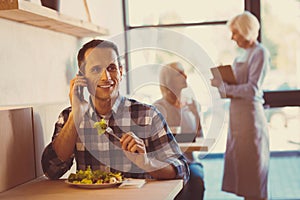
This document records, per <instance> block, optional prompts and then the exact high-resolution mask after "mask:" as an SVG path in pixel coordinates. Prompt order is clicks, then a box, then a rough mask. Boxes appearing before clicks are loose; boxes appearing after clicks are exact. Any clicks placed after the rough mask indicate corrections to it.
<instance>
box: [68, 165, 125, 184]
mask: <svg viewBox="0 0 300 200" xmlns="http://www.w3.org/2000/svg"><path fill="white" fill-rule="evenodd" d="M68 181H69V182H70V183H75V184H107V183H108V184H114V183H121V182H122V181H123V177H122V174H121V173H113V172H103V171H100V170H92V169H91V167H90V166H88V167H87V169H86V170H78V171H77V172H76V173H75V174H74V173H71V174H70V175H69V177H68Z"/></svg>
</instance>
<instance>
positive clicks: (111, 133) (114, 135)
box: [106, 127, 121, 141]
mask: <svg viewBox="0 0 300 200" xmlns="http://www.w3.org/2000/svg"><path fill="white" fill-rule="evenodd" d="M106 132H107V133H108V134H110V135H111V136H113V137H115V138H116V139H117V140H119V141H120V140H121V138H120V137H118V136H117V135H116V134H115V133H114V131H113V130H112V129H111V128H110V127H107V128H106Z"/></svg>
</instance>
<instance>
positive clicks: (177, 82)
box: [153, 62, 205, 200]
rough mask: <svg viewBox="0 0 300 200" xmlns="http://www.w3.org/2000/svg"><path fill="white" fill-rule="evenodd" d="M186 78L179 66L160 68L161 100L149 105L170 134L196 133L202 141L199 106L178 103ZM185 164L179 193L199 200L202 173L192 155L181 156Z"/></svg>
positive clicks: (171, 65) (202, 189)
mask: <svg viewBox="0 0 300 200" xmlns="http://www.w3.org/2000/svg"><path fill="white" fill-rule="evenodd" d="M186 80H187V75H186V74H185V72H184V68H183V67H182V65H181V63H179V62H173V63H169V64H167V65H165V66H163V67H162V69H161V71H160V74H159V83H160V90H161V93H162V98H161V99H158V100H157V101H155V102H154V103H153V105H154V106H155V107H156V108H157V109H158V110H159V111H160V112H161V113H162V115H163V116H164V117H165V119H166V121H167V123H168V126H169V127H170V128H171V130H172V131H174V130H175V129H173V127H176V128H178V127H179V128H178V129H177V130H176V131H178V132H176V133H180V134H184V133H196V136H197V137H203V132H202V127H201V120H200V115H199V112H200V105H199V104H197V102H196V101H195V100H194V99H190V100H189V102H182V96H181V94H182V90H183V89H184V88H186V87H187V81H186ZM174 133H175V132H174ZM184 155H185V157H186V158H187V160H188V162H189V168H190V172H191V176H190V180H189V181H188V183H187V186H186V188H185V189H183V190H182V191H181V192H180V193H179V195H178V196H179V197H181V198H182V199H189V200H193V199H198V200H199V199H203V197H204V190H205V187H204V172H203V166H202V164H201V163H200V161H199V160H197V158H196V156H195V155H194V154H193V152H192V153H184Z"/></svg>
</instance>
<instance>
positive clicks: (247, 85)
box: [211, 11, 270, 200]
mask: <svg viewBox="0 0 300 200" xmlns="http://www.w3.org/2000/svg"><path fill="white" fill-rule="evenodd" d="M228 25H229V29H230V31H231V33H232V40H234V41H235V42H236V43H237V45H238V46H239V47H240V48H242V49H243V50H244V51H243V54H242V55H241V56H239V57H237V58H236V59H235V60H234V63H233V65H232V67H233V70H234V73H235V76H236V80H237V84H236V85H229V84H227V83H222V82H221V81H220V80H218V79H212V80H211V85H212V86H214V87H217V88H218V89H219V91H220V92H221V93H225V94H226V95H227V96H228V95H229V96H231V102H230V118H229V119H230V121H229V132H228V136H227V146H226V152H225V166H224V176H223V185H222V190H223V191H226V192H230V193H234V194H236V195H238V196H243V197H244V198H245V200H262V199H264V200H265V199H267V198H268V189H267V188H268V171H269V158H270V150H269V134H268V126H267V120H266V117H265V113H264V108H263V103H264V99H263V90H262V84H263V82H264V79H265V76H266V73H267V71H268V69H269V68H270V67H269V59H270V57H269V52H268V50H267V49H266V48H265V47H264V46H263V45H262V44H260V43H259V42H258V41H257V37H258V32H259V29H260V24H259V22H258V20H257V18H256V17H255V16H254V15H252V14H251V13H250V12H248V11H245V12H244V13H242V14H240V15H237V16H236V17H234V18H233V19H232V20H230V21H229V22H228Z"/></svg>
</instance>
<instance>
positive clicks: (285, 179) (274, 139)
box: [200, 117, 300, 200]
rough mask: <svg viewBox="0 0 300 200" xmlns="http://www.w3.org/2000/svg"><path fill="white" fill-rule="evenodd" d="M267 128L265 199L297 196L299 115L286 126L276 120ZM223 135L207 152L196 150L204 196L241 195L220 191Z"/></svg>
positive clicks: (225, 198) (216, 199) (209, 199)
mask: <svg viewBox="0 0 300 200" xmlns="http://www.w3.org/2000/svg"><path fill="white" fill-rule="evenodd" d="M269 128H270V129H269V130H270V149H271V160H270V168H269V188H268V190H269V200H300V131H299V130H300V118H299V117H298V118H295V119H294V120H290V121H289V124H288V126H286V127H284V126H279V123H278V122H276V123H274V124H273V125H272V126H271V124H270V127H269ZM226 139H227V138H226V131H224V133H220V135H219V137H218V138H217V142H216V144H215V145H214V146H213V148H212V149H211V150H210V151H209V152H207V153H202V154H200V158H201V162H202V163H203V166H204V172H205V185H206V191H205V200H242V199H243V198H241V197H238V196H236V195H233V194H230V193H226V192H222V191H221V183H222V176H223V164H224V159H223V153H224V151H225V144H226Z"/></svg>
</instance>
